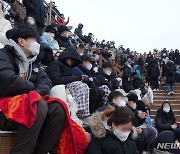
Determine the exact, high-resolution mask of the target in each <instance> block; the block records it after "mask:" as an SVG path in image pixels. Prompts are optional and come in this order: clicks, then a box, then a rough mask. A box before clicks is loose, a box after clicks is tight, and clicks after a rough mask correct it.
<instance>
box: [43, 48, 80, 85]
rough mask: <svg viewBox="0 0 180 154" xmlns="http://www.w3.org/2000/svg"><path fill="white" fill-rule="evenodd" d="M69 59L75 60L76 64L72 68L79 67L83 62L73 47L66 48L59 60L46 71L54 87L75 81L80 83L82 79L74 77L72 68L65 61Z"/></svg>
mask: <svg viewBox="0 0 180 154" xmlns="http://www.w3.org/2000/svg"><path fill="white" fill-rule="evenodd" d="M67 58H72V59H74V60H75V63H74V64H73V66H72V67H75V66H77V65H78V64H80V62H81V57H80V55H79V54H78V53H77V50H76V49H75V48H73V47H68V48H66V49H65V50H64V51H63V52H62V53H61V55H60V56H59V59H58V60H54V61H53V62H52V63H50V65H49V66H48V67H47V69H46V73H47V74H48V76H49V78H50V79H51V81H52V83H53V86H55V85H59V84H68V83H71V82H74V81H80V80H81V77H79V76H73V70H72V67H69V66H68V65H67V64H66V62H65V60H66V59H67Z"/></svg>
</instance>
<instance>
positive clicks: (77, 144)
mask: <svg viewBox="0 0 180 154" xmlns="http://www.w3.org/2000/svg"><path fill="white" fill-rule="evenodd" d="M41 99H44V100H45V101H46V102H47V103H48V104H49V103H53V102H54V101H56V102H59V103H60V104H61V105H62V106H63V108H64V110H65V113H66V117H67V118H66V119H67V120H66V123H65V128H64V130H63V133H62V135H61V137H60V140H59V144H58V146H57V153H58V154H83V153H84V151H85V149H86V146H87V142H88V141H87V137H86V134H85V131H84V130H83V129H82V128H81V127H80V126H79V125H78V124H76V122H74V121H73V120H72V119H71V117H70V115H69V112H68V108H67V105H66V104H65V102H64V101H62V100H60V99H57V98H50V97H49V96H44V97H43V98H42V97H41V96H40V95H39V94H38V93H36V92H34V91H31V92H29V93H28V94H22V95H18V96H15V97H12V98H11V97H8V98H0V109H1V110H2V112H3V113H4V115H5V116H6V117H7V119H9V120H13V121H15V122H17V123H20V124H23V125H25V126H26V127H27V128H31V127H32V125H33V124H34V121H35V119H36V112H37V103H38V102H39V101H40V100H41Z"/></svg>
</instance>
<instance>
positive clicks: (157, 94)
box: [154, 93, 180, 97]
mask: <svg viewBox="0 0 180 154" xmlns="http://www.w3.org/2000/svg"><path fill="white" fill-rule="evenodd" d="M159 96H162V97H164V96H166V97H177V96H179V97H180V93H175V94H173V95H169V96H167V93H154V97H159Z"/></svg>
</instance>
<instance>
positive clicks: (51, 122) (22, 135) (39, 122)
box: [0, 25, 66, 154]
mask: <svg viewBox="0 0 180 154" xmlns="http://www.w3.org/2000/svg"><path fill="white" fill-rule="evenodd" d="M6 35H7V38H8V39H9V43H8V45H6V46H5V47H4V48H3V49H1V50H0V57H1V58H0V97H1V101H2V99H4V98H7V97H12V98H13V97H15V96H17V95H21V94H28V93H29V92H30V91H35V92H37V93H39V94H40V95H41V96H44V95H47V94H49V92H50V89H51V85H52V84H51V81H50V79H49V78H48V76H47V75H46V73H45V72H44V71H43V70H42V69H41V67H40V66H38V65H35V64H33V62H34V61H35V60H36V58H37V55H38V54H39V49H40V45H39V44H38V43H37V33H36V31H34V29H33V28H32V27H30V26H28V25H22V26H20V27H19V28H16V29H12V30H10V31H8V32H7V34H6ZM35 92H34V93H35ZM37 93H36V94H37ZM33 99H34V98H33ZM17 101H18V100H17ZM13 103H16V102H13ZM1 109H2V111H3V108H1ZM29 110H30V109H29ZM17 116H18V115H17ZM22 118H23V117H21V119H20V120H22ZM65 119H66V116H65V112H64V109H63V107H62V106H61V105H60V104H59V103H57V102H53V103H50V104H48V105H47V103H46V102H45V101H44V100H40V101H39V102H38V103H37V112H36V119H35V122H34V124H33V125H32V127H30V128H27V127H25V126H24V125H22V124H19V123H16V122H14V121H9V120H8V119H7V118H6V117H5V115H4V114H3V112H0V130H17V135H16V142H15V145H14V147H13V149H12V151H11V154H32V153H33V151H34V150H35V148H36V149H37V151H36V153H38V154H44V153H48V152H50V153H51V152H53V150H54V149H55V148H56V146H57V144H58V141H59V138H60V135H61V133H62V130H63V128H64V123H65Z"/></svg>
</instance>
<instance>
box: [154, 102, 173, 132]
mask: <svg viewBox="0 0 180 154" xmlns="http://www.w3.org/2000/svg"><path fill="white" fill-rule="evenodd" d="M175 122H176V119H175V116H174V114H173V112H172V110H170V112H168V113H166V112H164V111H163V105H162V107H161V108H160V109H159V110H158V111H157V114H156V117H155V124H156V129H157V130H158V131H159V132H160V131H164V130H172V128H171V125H172V124H174V123H175Z"/></svg>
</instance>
